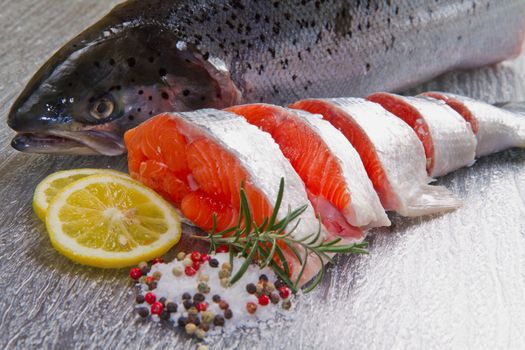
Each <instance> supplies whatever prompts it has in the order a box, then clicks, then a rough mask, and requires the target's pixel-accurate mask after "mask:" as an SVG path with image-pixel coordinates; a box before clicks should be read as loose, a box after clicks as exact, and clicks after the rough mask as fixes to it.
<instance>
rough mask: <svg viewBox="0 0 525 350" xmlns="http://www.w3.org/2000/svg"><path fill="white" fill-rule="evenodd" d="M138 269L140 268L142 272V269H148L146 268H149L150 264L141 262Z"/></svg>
mask: <svg viewBox="0 0 525 350" xmlns="http://www.w3.org/2000/svg"><path fill="white" fill-rule="evenodd" d="M138 267H139V269H141V270H142V269H144V268H146V267H149V266H148V263H147V262H145V261H141V262H139V265H138Z"/></svg>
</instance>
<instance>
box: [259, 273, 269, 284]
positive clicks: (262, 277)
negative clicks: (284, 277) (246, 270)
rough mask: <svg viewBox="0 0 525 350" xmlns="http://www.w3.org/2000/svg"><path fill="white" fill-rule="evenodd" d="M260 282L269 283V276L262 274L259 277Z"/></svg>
mask: <svg viewBox="0 0 525 350" xmlns="http://www.w3.org/2000/svg"><path fill="white" fill-rule="evenodd" d="M259 282H263V283H268V276H266V275H265V274H262V275H260V276H259Z"/></svg>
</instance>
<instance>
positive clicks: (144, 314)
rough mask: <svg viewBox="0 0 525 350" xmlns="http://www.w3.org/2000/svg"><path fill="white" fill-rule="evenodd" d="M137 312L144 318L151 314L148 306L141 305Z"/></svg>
mask: <svg viewBox="0 0 525 350" xmlns="http://www.w3.org/2000/svg"><path fill="white" fill-rule="evenodd" d="M137 312H138V314H139V316H140V317H142V318H146V317H148V315H149V310H148V308H146V307H139V308H138V309H137Z"/></svg>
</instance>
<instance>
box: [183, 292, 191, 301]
mask: <svg viewBox="0 0 525 350" xmlns="http://www.w3.org/2000/svg"><path fill="white" fill-rule="evenodd" d="M189 299H191V294H190V293H184V294H182V300H189Z"/></svg>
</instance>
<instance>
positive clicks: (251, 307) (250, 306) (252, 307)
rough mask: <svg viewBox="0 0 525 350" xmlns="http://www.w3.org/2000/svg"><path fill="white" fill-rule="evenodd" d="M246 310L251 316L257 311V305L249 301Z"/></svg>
mask: <svg viewBox="0 0 525 350" xmlns="http://www.w3.org/2000/svg"><path fill="white" fill-rule="evenodd" d="M246 310H247V311H248V313H249V314H252V315H253V314H254V313H255V311H257V305H255V303H253V302H251V301H249V302H247V303H246Z"/></svg>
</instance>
